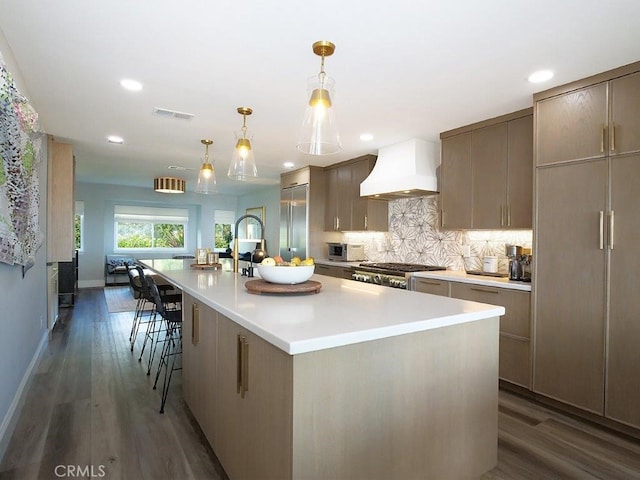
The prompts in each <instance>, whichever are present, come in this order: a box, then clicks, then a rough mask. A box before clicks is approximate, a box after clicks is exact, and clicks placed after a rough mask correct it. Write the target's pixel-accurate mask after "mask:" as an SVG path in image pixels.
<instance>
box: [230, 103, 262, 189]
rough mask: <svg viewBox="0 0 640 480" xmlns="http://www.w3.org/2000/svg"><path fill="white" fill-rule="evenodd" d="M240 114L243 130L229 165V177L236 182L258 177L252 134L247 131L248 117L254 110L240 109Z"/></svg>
mask: <svg viewBox="0 0 640 480" xmlns="http://www.w3.org/2000/svg"><path fill="white" fill-rule="evenodd" d="M238 113H239V114H240V115H242V129H241V130H240V131H239V132H235V133H236V148H234V150H233V158H232V160H231V163H230V164H229V171H228V172H227V176H228V177H229V178H233V179H234V180H241V181H246V180H251V179H252V178H255V177H257V176H258V169H257V168H256V161H255V158H254V157H253V148H252V147H251V134H250V133H249V131H248V130H247V115H251V114H252V113H253V110H251V109H250V108H249V107H238Z"/></svg>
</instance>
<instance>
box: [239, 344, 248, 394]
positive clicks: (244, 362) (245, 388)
mask: <svg viewBox="0 0 640 480" xmlns="http://www.w3.org/2000/svg"><path fill="white" fill-rule="evenodd" d="M248 391H249V344H248V343H247V339H246V338H244V337H243V338H242V390H241V391H240V398H244V397H245V395H246V393H247V392H248Z"/></svg>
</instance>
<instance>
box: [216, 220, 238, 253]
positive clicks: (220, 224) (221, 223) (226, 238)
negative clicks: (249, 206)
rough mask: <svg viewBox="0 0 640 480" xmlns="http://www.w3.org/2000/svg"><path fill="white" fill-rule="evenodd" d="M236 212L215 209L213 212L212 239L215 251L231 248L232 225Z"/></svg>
mask: <svg viewBox="0 0 640 480" xmlns="http://www.w3.org/2000/svg"><path fill="white" fill-rule="evenodd" d="M235 218H236V212H234V211H232V210H216V211H215V213H214V225H215V228H214V239H213V245H214V250H215V251H225V250H226V249H227V248H231V246H230V245H229V244H230V243H231V241H232V240H233V226H234V225H235Z"/></svg>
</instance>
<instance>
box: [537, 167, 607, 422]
mask: <svg viewBox="0 0 640 480" xmlns="http://www.w3.org/2000/svg"><path fill="white" fill-rule="evenodd" d="M537 177H538V179H537V185H538V187H537V211H538V215H537V216H538V222H537V225H536V229H535V232H536V233H535V246H534V252H535V255H536V257H535V258H536V260H535V273H534V275H533V279H534V282H535V290H536V348H535V378H534V389H535V391H537V392H539V393H543V394H545V395H547V396H550V397H553V398H556V399H558V400H562V401H565V402H567V403H570V404H572V405H575V406H577V407H580V408H584V409H586V410H589V411H592V412H595V413H599V414H602V407H603V400H604V335H605V324H604V314H605V290H604V282H605V275H606V272H605V251H604V250H601V249H600V246H599V235H598V232H599V219H600V212H603V213H604V212H605V211H606V200H607V197H606V190H607V188H606V187H607V163H606V161H605V160H604V159H601V160H596V161H589V162H584V163H578V164H564V165H560V166H557V167H554V168H543V169H542V168H541V169H539V170H538V173H537Z"/></svg>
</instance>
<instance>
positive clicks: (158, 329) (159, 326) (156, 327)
mask: <svg viewBox="0 0 640 480" xmlns="http://www.w3.org/2000/svg"><path fill="white" fill-rule="evenodd" d="M136 270H137V271H138V278H139V279H140V285H141V287H142V294H143V296H144V298H145V300H146V301H148V302H151V303H152V304H153V306H154V307H153V310H152V312H151V313H150V315H149V320H148V321H147V322H146V323H147V331H146V332H145V336H144V342H142V349H141V350H140V357H139V358H138V361H139V362H141V361H142V357H143V356H144V351H145V349H146V348H147V342H150V344H149V349H150V350H149V360H148V362H147V375H150V374H151V365H152V364H153V359H154V357H155V353H156V348H157V343H158V338H159V336H160V335H161V334H162V333H163V332H165V330H166V328H165V325H164V322H162V321H158V318H157V314H158V306H157V304H156V303H155V299H154V298H153V292H152V291H151V286H150V282H152V281H153V284H154V285H155V288H156V290H158V292H159V288H160V287H158V285H156V282H155V281H154V280H153V278H152V277H147V276H146V275H145V273H144V270H143V268H142V267H141V266H139V265H137V266H136ZM161 287H162V289H163V292H164V293H163V294H162V295H160V293H158V295H160V296H161V298H162V301H163V302H164V304H168V303H172V304H174V305H178V304H181V303H182V294H180V293H172V294H169V293H166V292H167V291H169V290H172V289H173V287H172V286H171V285H162V286H161ZM139 323H144V322H141V321H139ZM134 340H135V339H134Z"/></svg>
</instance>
